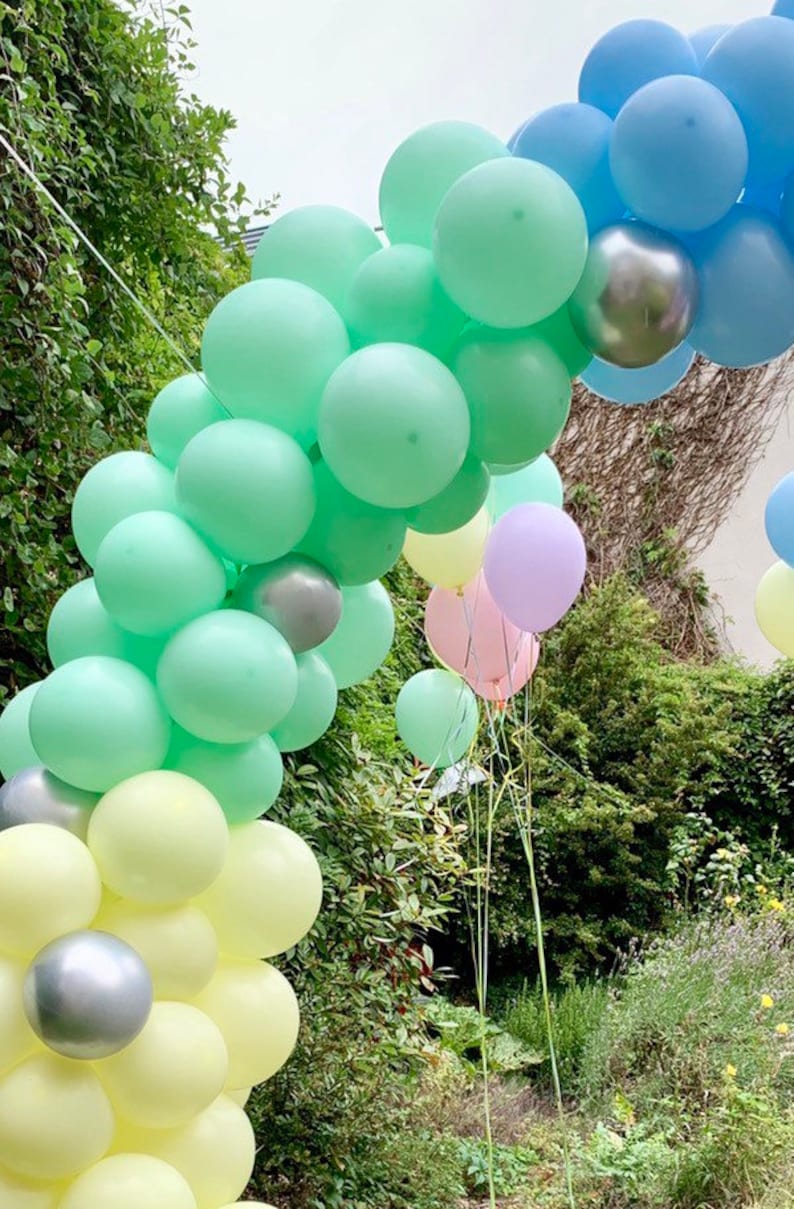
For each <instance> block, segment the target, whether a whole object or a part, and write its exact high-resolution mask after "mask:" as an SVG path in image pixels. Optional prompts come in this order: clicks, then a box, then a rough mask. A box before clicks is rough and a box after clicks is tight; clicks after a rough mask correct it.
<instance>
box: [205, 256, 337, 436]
mask: <svg viewBox="0 0 794 1209" xmlns="http://www.w3.org/2000/svg"><path fill="white" fill-rule="evenodd" d="M349 352H350V341H349V340H348V337H347V330H346V328H345V325H344V323H343V322H342V320H341V319H340V317H339V315H338V314H337V313H336V311H335V310H334V308H333V307H332V306H331V304H330V303H329V302H328V301H327V300H326V299H325V298H323V297H322V295H320V294H318V293H317V292H316V290H310V289H309V287H308V286H305V285H301V284H300V283H299V282H297V281H281V280H279V279H277V278H268V279H266V280H263V281H251V282H249V283H248V284H247V285H241V286H239V287H238V288H237V289H236V290H232V292H231V294H227V295H226V297H225V298H224V299H222V300H221V302H219V303H218V305H217V306H216V307H215V310H214V311H213V312H212V314H211V315H210V317H209V320H208V322H207V326H206V328H205V330H204V339H203V341H202V345H201V358H202V363H203V365H204V372H205V373H206V375H207V381H208V383H209V385H210V387H211V389H212V390H213V391H214V393H215V394H216V395H217V396H218V398H219V399H220V400H221V401H222V403H223V404H224V406H225V407H227V408H228V409H229V411H230V412H231V413H232V415H233V416H237V417H238V418H240V419H247V420H262V421H263V422H264V423H265V424H273V425H275V427H276V428H281V429H282V430H283V431H284V432H288V433H289V434H290V436H294V437H295V438H296V440H298V441H299V442H300V443H301V444H302V445H303V446H304V447H305V448H308V447H309V445H311V443H312V442H313V441H314V439H315V435H316V430H317V409H318V408H319V406H320V396H321V395H322V393H323V388H324V386H325V384H326V382H327V381H328V379H329V378H330V376H331V374H332V373H333V371H334V370H335V369H336V367H337V365H341V363H342V362H343V361H344V359H345V357H346V356H347V355H348V353H349Z"/></svg>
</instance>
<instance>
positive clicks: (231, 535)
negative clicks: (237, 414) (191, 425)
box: [176, 420, 315, 563]
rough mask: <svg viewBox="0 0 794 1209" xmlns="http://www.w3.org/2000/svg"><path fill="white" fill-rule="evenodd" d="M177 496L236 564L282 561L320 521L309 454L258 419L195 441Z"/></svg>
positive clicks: (227, 425)
mask: <svg viewBox="0 0 794 1209" xmlns="http://www.w3.org/2000/svg"><path fill="white" fill-rule="evenodd" d="M176 491H177V499H178V500H179V505H180V508H181V511H182V513H183V515H184V516H185V517H186V518H187V520H189V521H190V523H191V524H192V525H194V526H195V527H196V529H198V530H199V532H200V533H201V534H202V535H203V536H204V537H205V538H206V539H207V541H208V542H209V543H210V545H211V546H213V547H214V549H216V550H217V551H218V552H219V553H220V554H222V555H223V556H224V557H225V558H227V559H229V560H230V561H231V562H237V563H266V562H271V561H272V560H273V559H275V558H281V556H282V554H286V553H287V551H288V550H291V549H292V547H293V546H294V545H295V543H296V542H298V541H300V539H301V538H302V537H303V535H304V533H305V532H306V530H307V529H308V527H309V524H310V523H311V519H312V516H313V515H314V503H315V500H314V482H313V479H312V467H311V463H310V462H309V459H308V458H307V457H306V454H305V453H304V452H303V450H302V449H301V448H300V446H299V445H298V444H297V443H296V442H295V441H293V439H292V438H291V437H288V436H287V435H286V433H283V432H279V430H278V429H277V428H271V427H270V426H269V425H267V424H259V423H258V422H257V421H256V420H225V421H224V422H223V423H222V424H213V425H211V427H210V428H205V429H204V431H203V432H200V433H199V434H198V435H197V436H195V437H193V440H192V441H190V443H189V444H188V445H187V447H186V448H185V451H184V453H183V454H182V457H181V458H180V459H179V465H178V466H177V470H176Z"/></svg>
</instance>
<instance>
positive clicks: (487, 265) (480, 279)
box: [433, 158, 587, 328]
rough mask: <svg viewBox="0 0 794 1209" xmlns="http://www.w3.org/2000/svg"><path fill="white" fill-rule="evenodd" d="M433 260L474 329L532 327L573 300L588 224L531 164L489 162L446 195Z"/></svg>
mask: <svg viewBox="0 0 794 1209" xmlns="http://www.w3.org/2000/svg"><path fill="white" fill-rule="evenodd" d="M433 255H434V258H435V262H436V269H437V270H438V275H439V277H440V279H441V284H442V285H443V286H444V289H445V290H446V291H447V293H448V294H449V296H450V298H451V299H452V300H453V302H456V303H457V304H458V306H459V307H460V308H461V309H462V310H464V311H465V312H466V314H467V315H471V316H472V318H473V319H477V320H479V321H480V322H481V323H487V324H489V325H490V326H491V327H500V328H516V327H527V326H529V325H530V324H533V323H538V322H539V321H540V320H541V319H545V318H546V317H547V316H548V315H552V314H553V313H554V312H555V311H556V310H558V309H559V308H560V307H561V306H563V305H564V303H566V302H567V301H568V299H569V298H570V297H571V295H572V294H573V292H574V290H575V289H576V286H577V284H578V282H579V278H580V277H581V275H582V272H583V270H584V266H585V262H586V260H587V222H586V219H585V216H584V211H583V210H582V207H581V205H580V204H579V199H578V198H577V196H576V194H575V193H574V192H573V190H572V189H571V187H570V186H569V185H568V184H566V182H565V181H564V180H563V179H562V177H561V176H558V175H557V173H556V172H552V170H551V168H547V167H546V166H545V165H544V164H538V163H535V162H534V161H533V160H524V159H516V158H510V159H502V160H493V161H492V162H491V163H488V164H481V165H480V167H479V168H474V169H473V170H472V171H471V172H469V173H467V175H466V176H464V177H462V178H461V179H460V180H459V181H458V182H457V184H455V185H453V186H452V188H451V189H450V191H449V193H447V195H446V197H445V198H444V200H443V202H442V203H441V207H440V209H439V211H438V214H437V216H436V225H435V231H434V235H433Z"/></svg>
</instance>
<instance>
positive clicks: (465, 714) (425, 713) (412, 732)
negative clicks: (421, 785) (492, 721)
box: [397, 669, 479, 768]
mask: <svg viewBox="0 0 794 1209" xmlns="http://www.w3.org/2000/svg"><path fill="white" fill-rule="evenodd" d="M478 722H479V711H478V709H477V701H476V698H475V696H474V693H473V692H472V691H471V689H470V688H469V686H468V684H466V681H465V680H462V679H461V677H460V676H456V675H455V674H454V673H453V672H444V671H441V670H440V669H433V670H431V671H426V672H417V674H416V675H415V676H411V678H410V680H406V682H405V684H404V685H403V686H402V688H401V689H400V692H399V695H398V697H397V733H398V734H399V736H400V738H401V739H402V741H403V743H404V744H405V746H406V747H407V748H408V750H409V751H410V752H411V754H412V755H413V756H416V758H417V760H420V761H421V762H422V763H423V764H428V765H429V766H430V767H431V768H447V767H448V766H449V765H450V764H456V763H457V762H458V760H460V759H462V758H463V756H464V755H465V754H466V752H467V751H468V750H469V748H470V747H471V745H472V742H473V741H474V736H475V735H476V734H477V725H478Z"/></svg>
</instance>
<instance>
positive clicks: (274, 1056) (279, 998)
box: [196, 961, 300, 1088]
mask: <svg viewBox="0 0 794 1209" xmlns="http://www.w3.org/2000/svg"><path fill="white" fill-rule="evenodd" d="M196 1004H197V1005H198V1007H200V1008H201V1010H202V1011H203V1012H206V1013H207V1015H208V1016H209V1017H211V1019H212V1020H214V1021H215V1023H216V1024H217V1026H218V1028H219V1029H220V1030H221V1032H222V1033H223V1036H224V1039H225V1041H226V1045H227V1048H228V1050H229V1076H228V1079H227V1081H226V1086H227V1087H229V1088H235V1087H253V1086H255V1085H256V1084H257V1083H264V1081H265V1079H269V1078H270V1077H271V1075H274V1074H275V1073H276V1071H277V1070H280V1069H281V1067H282V1066H283V1065H284V1063H285V1062H286V1061H287V1059H288V1058H289V1056H290V1054H291V1053H292V1051H293V1049H294V1048H295V1042H296V1041H297V1039H298V1029H299V1028H300V1012H299V1010H298V1001H297V999H296V998H295V992H294V991H293V989H292V987H291V986H290V984H289V983H288V982H287V980H286V978H285V977H284V975H283V974H281V973H280V972H279V971H278V970H277V969H275V967H274V966H271V965H268V964H267V962H264V961H221V962H220V964H219V966H218V969H217V972H216V974H215V977H214V978H213V979H212V981H211V982H210V984H209V986H208V987H206V989H205V990H203V991H202V992H201V994H200V995H199V996H198V997H197V998H196Z"/></svg>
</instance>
